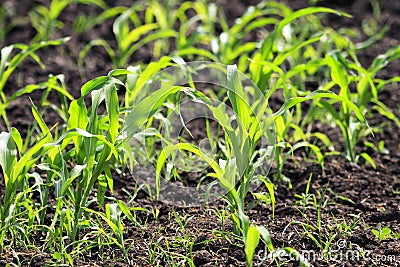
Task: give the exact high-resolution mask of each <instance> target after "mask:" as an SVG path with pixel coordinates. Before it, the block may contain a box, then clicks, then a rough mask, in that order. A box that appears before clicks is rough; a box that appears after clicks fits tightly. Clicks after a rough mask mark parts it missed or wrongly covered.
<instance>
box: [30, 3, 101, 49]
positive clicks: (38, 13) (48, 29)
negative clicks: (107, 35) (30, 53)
mask: <svg viewBox="0 0 400 267" xmlns="http://www.w3.org/2000/svg"><path fill="white" fill-rule="evenodd" d="M71 3H84V4H91V5H96V6H99V7H100V8H103V9H105V8H107V5H106V4H105V3H104V2H103V1H102V0H52V1H51V3H50V6H49V7H47V6H45V5H39V6H37V7H36V8H34V9H33V10H31V11H30V12H29V17H30V21H31V24H32V26H33V27H34V28H35V29H36V31H37V34H36V36H35V37H34V38H33V39H32V42H33V43H36V42H41V41H49V40H51V38H52V35H53V34H54V32H55V31H56V29H61V28H63V26H64V24H63V22H62V21H60V20H59V16H60V15H61V13H62V11H63V10H64V9H65V8H66V7H67V6H68V5H70V4H71Z"/></svg>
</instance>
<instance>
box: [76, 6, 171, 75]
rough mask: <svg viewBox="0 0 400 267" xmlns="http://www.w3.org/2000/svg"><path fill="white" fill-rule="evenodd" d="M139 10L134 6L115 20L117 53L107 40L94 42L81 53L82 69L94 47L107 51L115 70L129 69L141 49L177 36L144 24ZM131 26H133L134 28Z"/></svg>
mask: <svg viewBox="0 0 400 267" xmlns="http://www.w3.org/2000/svg"><path fill="white" fill-rule="evenodd" d="M138 9H139V7H138V6H132V7H131V8H129V9H128V10H127V11H125V12H124V13H122V14H121V15H120V16H118V17H117V18H116V19H115V21H114V24H113V33H114V36H115V39H116V41H117V45H118V48H117V51H114V50H113V49H112V48H111V46H110V45H109V44H108V43H107V42H106V41H105V40H101V39H96V40H93V41H91V42H90V43H89V44H88V45H86V47H85V48H84V49H83V50H82V51H81V52H80V54H79V66H80V67H81V68H82V66H83V60H84V58H85V57H86V55H87V53H88V52H89V51H90V49H91V48H92V47H93V46H101V47H103V48H104V49H105V50H106V51H107V53H108V55H109V56H110V58H111V60H112V62H113V65H114V67H115V68H121V67H127V66H126V65H127V64H128V61H129V59H130V57H131V56H132V54H134V53H135V52H136V51H137V50H138V49H139V48H140V47H142V46H144V45H146V44H148V43H150V42H153V41H155V40H158V39H167V38H169V37H174V36H175V35H176V33H175V31H172V30H162V29H160V25H158V24H157V23H149V24H142V22H141V21H140V18H139V15H138ZM139 10H140V9H139ZM130 24H133V28H132V27H131V26H130ZM131 28H132V29H131Z"/></svg>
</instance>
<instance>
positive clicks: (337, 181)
mask: <svg viewBox="0 0 400 267" xmlns="http://www.w3.org/2000/svg"><path fill="white" fill-rule="evenodd" d="M7 2H9V3H11V4H13V5H15V6H18V9H17V12H18V13H20V14H21V15H26V14H27V12H28V10H29V8H31V6H32V5H34V4H35V2H34V1H29V0H23V1H7ZM40 2H43V1H40ZM108 2H109V4H110V5H115V3H117V2H128V3H129V1H115V2H114V1H108ZM249 2H250V4H255V3H256V2H257V1H249ZM288 2H289V4H290V5H291V6H293V7H294V8H301V7H305V6H307V3H308V1H288ZM294 2H295V3H294ZM369 2H370V1H365V0H353V1H322V2H321V5H323V6H328V7H332V8H335V9H339V10H343V11H345V12H347V13H349V14H352V15H353V18H352V19H348V18H343V17H337V16H331V15H328V16H326V20H325V24H326V25H329V26H331V27H333V28H335V29H338V28H340V27H343V26H344V27H350V28H353V29H355V30H356V31H358V32H359V33H360V37H359V39H360V40H365V39H366V38H367V37H366V36H365V34H364V33H363V32H362V30H361V25H362V23H363V21H364V20H365V19H367V18H370V17H372V16H373V12H372V8H371V5H370V4H369ZM371 2H372V1H371ZM381 2H382V3H383V11H382V15H381V16H380V19H379V23H380V26H383V25H384V24H385V23H387V22H388V21H391V28H390V30H389V31H388V33H387V34H386V36H385V37H384V38H383V39H382V40H380V41H378V42H377V43H376V44H374V45H373V46H372V47H370V48H368V49H367V50H365V51H361V53H360V61H361V63H362V64H364V66H369V64H370V63H371V61H372V59H373V58H374V57H376V56H377V55H379V54H381V53H383V52H385V51H386V50H387V49H389V48H390V47H393V46H395V45H399V42H400V41H399V37H398V36H400V16H399V14H400V2H399V1H386V2H383V1H381ZM220 3H221V4H222V5H223V6H224V7H225V10H226V14H227V16H228V17H229V19H230V20H231V21H232V20H233V19H234V18H235V17H237V16H239V15H240V14H241V13H242V12H243V11H244V10H245V7H246V5H245V4H243V3H241V2H240V1H239V0H235V1H225V0H221V1H220ZM97 11H98V10H97ZM89 12H96V10H91V9H90V8H88V7H87V6H85V5H77V4H72V5H71V6H69V7H68V8H67V9H66V10H65V12H64V13H63V15H62V17H61V18H62V20H63V22H64V23H65V26H64V28H63V29H61V30H60V31H59V32H57V33H56V37H62V36H67V35H72V39H71V40H70V41H69V42H68V43H66V44H65V45H64V46H62V47H57V48H50V49H46V50H42V51H39V52H38V54H39V56H40V57H41V59H42V61H43V63H44V64H45V65H46V69H44V70H42V69H40V67H39V66H37V64H35V63H34V62H33V60H27V61H25V63H24V64H23V65H22V66H20V67H19V68H18V71H17V72H16V73H15V74H14V75H13V76H12V77H11V79H10V81H9V82H8V83H7V85H6V88H5V92H6V94H7V95H10V94H11V93H12V92H15V91H16V90H17V89H19V88H21V87H23V86H24V85H27V84H30V83H39V82H42V81H45V80H46V79H47V76H48V75H49V74H60V73H62V74H64V75H65V78H66V84H67V88H68V90H69V92H70V93H71V94H72V95H73V96H75V97H78V96H79V92H80V87H81V85H82V84H83V83H84V82H85V81H87V80H89V79H92V78H94V77H97V76H100V75H105V74H107V72H108V71H109V70H111V69H112V63H111V61H110V59H109V58H108V56H107V55H106V54H105V52H104V51H103V50H102V49H94V50H93V51H92V52H90V53H89V55H88V57H87V60H86V61H85V68H84V73H83V74H84V76H83V78H82V77H81V76H80V73H79V70H78V66H77V58H78V54H79V51H80V50H81V49H82V48H83V47H84V45H85V44H87V43H88V42H89V41H90V40H92V39H96V38H102V39H105V40H107V41H109V42H110V43H111V44H112V45H113V46H115V43H114V41H113V40H114V37H113V34H112V31H111V25H112V21H111V20H110V21H108V22H107V23H105V24H104V25H101V26H98V27H96V28H95V29H94V30H89V31H87V32H84V33H83V34H82V35H79V36H74V35H73V34H72V30H71V27H72V23H73V20H74V18H75V17H76V16H77V14H79V13H89ZM34 35H35V31H34V29H32V28H31V27H30V26H28V25H24V26H19V27H17V28H14V29H13V30H12V31H11V32H10V33H9V34H8V36H7V38H6V39H5V40H4V42H3V44H1V45H2V46H4V45H9V44H12V43H16V42H23V43H28V42H29V40H30V39H31V38H32V37H33V36H34ZM151 59H152V58H151V53H150V52H148V51H147V50H146V48H143V49H141V50H139V51H138V52H137V53H136V54H134V55H133V57H132V58H131V63H132V64H138V63H141V62H142V63H147V62H149V61H150V60H151ZM399 73H400V64H399V61H396V62H395V63H392V64H389V65H388V67H387V68H386V69H384V70H383V71H382V72H381V73H380V77H382V78H389V77H394V76H398V75H399ZM41 96H42V94H41V93H40V92H36V93H33V94H30V95H29V96H24V97H21V98H18V99H17V100H15V101H14V102H13V103H12V105H11V106H10V107H9V108H8V110H7V112H8V114H10V115H9V119H10V122H11V124H12V126H14V127H16V128H18V129H19V130H20V131H21V132H22V133H23V134H26V132H27V129H28V125H30V123H31V121H32V115H31V109H30V101H29V98H28V97H30V98H32V100H33V101H34V102H35V103H38V102H39V101H40V98H41ZM399 97H400V93H399V87H398V85H393V86H390V87H388V88H387V89H385V90H384V91H383V92H382V94H381V100H382V101H383V102H384V103H385V104H386V105H388V106H389V107H390V108H391V109H392V111H393V112H394V113H395V114H396V115H397V116H400V109H399V105H400V101H399ZM50 100H51V101H54V103H57V102H58V97H57V95H56V94H51V95H50ZM47 111H48V112H47V113H46V114H45V117H46V120H47V121H48V122H49V123H50V124H53V123H55V122H57V121H59V122H62V120H61V118H59V117H58V115H56V114H55V113H54V112H52V111H51V110H50V109H48V110H47ZM378 118H379V117H378ZM384 121H385V119H384V118H379V119H375V120H373V121H370V124H371V125H380V124H381V123H382V122H384ZM384 125H385V126H384V127H383V128H382V132H381V133H379V134H378V135H376V136H375V140H372V141H375V142H379V141H380V140H384V141H385V147H386V148H387V149H388V150H389V153H388V154H378V153H375V152H372V153H373V154H372V155H373V158H374V160H375V162H376V165H377V169H376V170H374V169H372V168H371V167H369V166H367V165H366V166H364V165H362V164H360V165H355V164H352V163H349V162H348V161H346V160H345V159H343V158H342V157H337V156H331V157H329V158H327V159H326V163H325V164H326V170H325V174H324V175H323V174H322V172H321V170H320V168H319V166H318V165H316V164H314V163H309V162H306V161H304V160H302V159H299V158H295V159H292V160H290V161H289V162H288V163H287V164H286V166H285V168H284V174H285V175H286V176H287V177H289V178H290V181H291V185H292V188H290V187H289V184H288V183H281V184H279V185H277V190H276V197H277V204H276V210H275V217H274V218H272V211H271V208H270V206H262V205H258V206H256V208H254V209H253V210H251V211H250V213H249V216H250V218H251V221H252V222H253V223H255V224H259V225H264V226H265V227H266V228H267V229H268V230H269V232H270V233H271V236H272V240H273V243H274V246H275V247H276V248H280V247H286V246H290V247H292V248H295V249H297V250H299V251H308V250H316V251H319V250H320V249H319V248H318V246H317V242H319V243H321V244H325V243H327V242H328V241H329V240H326V238H329V237H332V236H334V238H333V239H332V240H330V242H332V244H333V245H332V246H331V247H332V248H333V249H337V250H338V251H339V252H343V251H344V252H345V250H347V249H354V248H356V247H357V246H358V247H360V248H361V249H363V250H365V251H369V252H370V259H360V260H359V261H356V260H351V259H348V258H342V259H341V258H339V257H337V258H334V259H332V257H331V258H330V260H329V261H327V260H324V259H318V260H315V261H312V262H311V263H312V264H313V266H400V240H399V238H397V239H395V238H391V239H388V240H383V241H379V240H378V239H377V238H376V237H375V236H374V235H373V233H372V231H371V229H377V227H378V224H379V223H380V224H381V225H382V227H390V229H391V230H392V232H394V233H400V138H399V136H400V135H399V129H398V128H397V127H396V126H395V125H392V124H390V123H387V124H384ZM1 127H2V130H4V129H5V127H4V125H3V124H2V126H1ZM333 132H334V134H335V135H337V136H336V137H335V136H332V135H331V136H330V137H331V139H332V140H338V141H337V144H338V146H340V140H341V138H340V137H339V136H340V135H339V132H338V131H335V130H334V131H333ZM311 173H312V178H311V179H312V181H311V187H310V192H309V193H310V194H314V195H315V196H316V197H317V201H318V203H319V206H320V207H322V209H321V211H320V212H321V215H320V217H321V225H320V227H317V226H318V212H317V209H316V208H315V207H311V205H309V206H307V208H303V207H302V206H301V205H295V203H296V201H298V200H299V199H298V198H296V197H295V195H296V194H298V195H301V194H302V193H305V191H306V185H307V182H308V179H309V177H310V174H311ZM114 178H115V181H114V183H115V188H116V197H117V198H120V199H122V200H125V201H128V200H129V197H128V195H127V194H126V193H125V191H123V190H122V189H125V190H126V191H128V192H132V191H133V190H134V187H135V184H134V180H133V178H132V177H129V176H117V177H114ZM0 192H4V182H3V179H0ZM134 205H135V206H138V207H144V208H147V209H149V210H153V211H154V212H156V211H158V212H159V214H158V217H157V218H155V217H154V216H153V215H152V214H151V213H146V212H143V211H139V212H138V213H137V219H138V221H139V222H141V223H143V224H144V223H145V222H146V227H145V228H144V229H142V228H140V227H138V226H137V225H135V224H134V223H131V222H129V221H128V220H126V221H125V222H124V223H125V235H124V237H125V240H126V242H127V244H129V245H132V247H131V249H130V250H129V259H130V262H127V260H126V259H124V257H123V254H122V252H121V251H120V250H119V249H118V248H116V247H113V246H111V247H110V248H105V249H104V251H98V249H96V248H93V249H91V250H89V251H88V252H87V254H85V255H83V256H82V257H81V259H80V260H79V261H77V262H76V265H77V266H153V265H151V264H149V263H148V262H149V260H150V257H151V255H150V253H151V249H150V248H151V247H152V246H150V244H156V243H157V242H159V243H158V244H159V246H158V247H157V248H155V251H153V252H154V255H155V256H154V257H159V258H156V259H155V260H154V262H155V263H156V264H154V266H155V265H157V264H158V266H166V265H167V264H168V262H167V261H166V259H168V258H169V259H171V258H174V259H175V262H176V263H177V265H178V266H186V265H187V264H185V259H177V258H176V255H178V254H182V255H187V256H188V257H190V255H191V256H193V259H194V264H195V266H245V255H244V252H243V248H242V247H239V246H238V245H236V244H240V242H238V241H237V240H235V238H234V236H232V234H231V232H232V223H231V221H230V219H229V218H227V220H226V222H225V223H222V222H221V221H220V220H219V219H218V217H217V216H216V215H215V212H214V211H215V210H218V209H221V208H223V203H222V202H221V203H214V204H213V205H212V206H210V207H207V208H205V207H202V208H177V207H173V206H167V205H165V204H162V203H157V202H154V201H151V200H150V199H149V197H148V196H147V195H145V194H144V193H143V192H142V191H140V192H139V194H138V197H137V198H136V200H135V202H134ZM174 212H176V213H177V214H179V216H180V217H181V218H183V217H185V216H187V218H190V220H189V221H188V224H187V226H186V227H185V228H180V227H179V225H178V223H177V221H176V220H175V218H174ZM352 221H353V222H354V227H353V229H347V231H344V230H343V229H340V226H339V225H342V226H343V225H344V224H343V222H347V224H351V222H352ZM305 224H309V225H312V226H313V227H315V228H314V229H307V230H308V231H309V233H310V234H312V235H313V236H314V237H315V239H316V241H317V242H314V241H313V240H312V239H311V238H310V237H309V236H307V235H306V234H304V232H305V231H304V227H305V226H304V225H305ZM318 228H319V229H318ZM185 236H186V239H189V240H192V241H193V242H194V245H193V247H192V248H191V249H190V248H186V247H185V246H184V243H183V242H181V241H180V240H179V238H181V237H182V238H184V237H185ZM38 238H39V237H38ZM343 242H345V243H343ZM167 243H168V245H167ZM343 244H345V246H342V245H343ZM167 246H169V252H168V253H167V254H163V251H162V249H166V247H167ZM350 246H352V247H350ZM264 249H265V248H264V247H263V246H260V247H259V251H258V255H259V257H258V259H256V260H255V261H256V263H257V262H260V260H261V258H263V257H262V256H263V252H264ZM173 253H178V254H173ZM157 255H158V256H157ZM385 255H386V256H385ZM393 257H395V258H393ZM16 258H18V259H19V261H20V263H21V266H28V265H29V266H47V265H50V261H51V260H52V255H51V254H49V253H47V252H46V251H40V250H39V248H38V250H34V249H31V248H29V249H27V248H23V247H15V248H12V250H6V251H5V252H4V253H3V254H1V255H0V266H5V264H6V263H9V262H14V263H17V260H16ZM256 258H257V257H256ZM379 259H380V260H379ZM269 263H270V262H269V261H266V262H265V263H264V264H263V265H262V266H270V265H269ZM271 264H272V263H271ZM285 264H286V265H285ZM285 264H284V266H298V263H296V262H294V261H289V262H286V263H285ZM272 265H273V264H272Z"/></svg>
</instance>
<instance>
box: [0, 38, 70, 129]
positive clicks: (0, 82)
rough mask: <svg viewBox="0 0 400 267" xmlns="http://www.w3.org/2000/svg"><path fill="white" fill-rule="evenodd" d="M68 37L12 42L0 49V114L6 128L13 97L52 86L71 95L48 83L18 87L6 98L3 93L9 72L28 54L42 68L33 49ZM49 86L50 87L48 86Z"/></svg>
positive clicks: (64, 40)
mask: <svg viewBox="0 0 400 267" xmlns="http://www.w3.org/2000/svg"><path fill="white" fill-rule="evenodd" d="M68 40H69V38H63V39H58V40H54V41H47V42H41V43H38V44H33V45H25V44H13V45H10V46H6V47H4V48H2V49H1V60H0V116H1V117H2V118H3V120H4V122H5V124H6V126H7V128H9V126H10V123H9V121H8V118H7V114H6V109H7V107H8V106H9V105H10V103H11V101H13V100H14V99H15V98H17V97H19V96H21V95H24V94H27V93H31V92H32V91H34V90H38V89H43V88H46V87H47V88H50V87H51V88H53V89H55V90H58V91H59V92H60V93H62V94H64V95H66V96H67V97H71V96H70V95H69V94H68V92H67V91H66V90H64V89H63V88H60V87H58V86H52V85H50V83H47V84H42V85H31V86H27V87H25V88H23V89H20V90H18V91H16V92H15V93H13V94H12V95H11V96H9V97H8V98H7V96H6V94H5V93H4V87H5V85H6V83H7V80H8V79H9V77H10V76H11V74H12V73H13V72H14V71H15V70H16V68H17V67H18V66H19V65H20V64H21V63H22V62H23V61H24V59H25V58H27V57H28V56H30V57H32V58H33V59H34V60H35V61H36V62H37V63H38V64H39V65H40V66H41V67H42V68H44V65H43V63H42V62H41V60H40V58H39V56H38V55H37V54H35V51H37V50H38V49H41V48H44V47H47V46H57V45H61V44H63V43H65V42H67V41H68ZM15 50H19V52H18V53H17V54H15V55H14V54H13V52H15ZM48 86H50V87H48Z"/></svg>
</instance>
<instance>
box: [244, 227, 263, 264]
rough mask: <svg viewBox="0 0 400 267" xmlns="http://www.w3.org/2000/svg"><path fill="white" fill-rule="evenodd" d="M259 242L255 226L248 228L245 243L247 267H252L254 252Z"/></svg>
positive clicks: (258, 233)
mask: <svg viewBox="0 0 400 267" xmlns="http://www.w3.org/2000/svg"><path fill="white" fill-rule="evenodd" d="M258 242H260V232H259V231H258V230H257V228H256V227H255V226H250V227H249V229H248V231H247V235H246V241H245V254H246V262H247V266H253V256H254V252H255V250H256V248H257V246H258Z"/></svg>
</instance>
